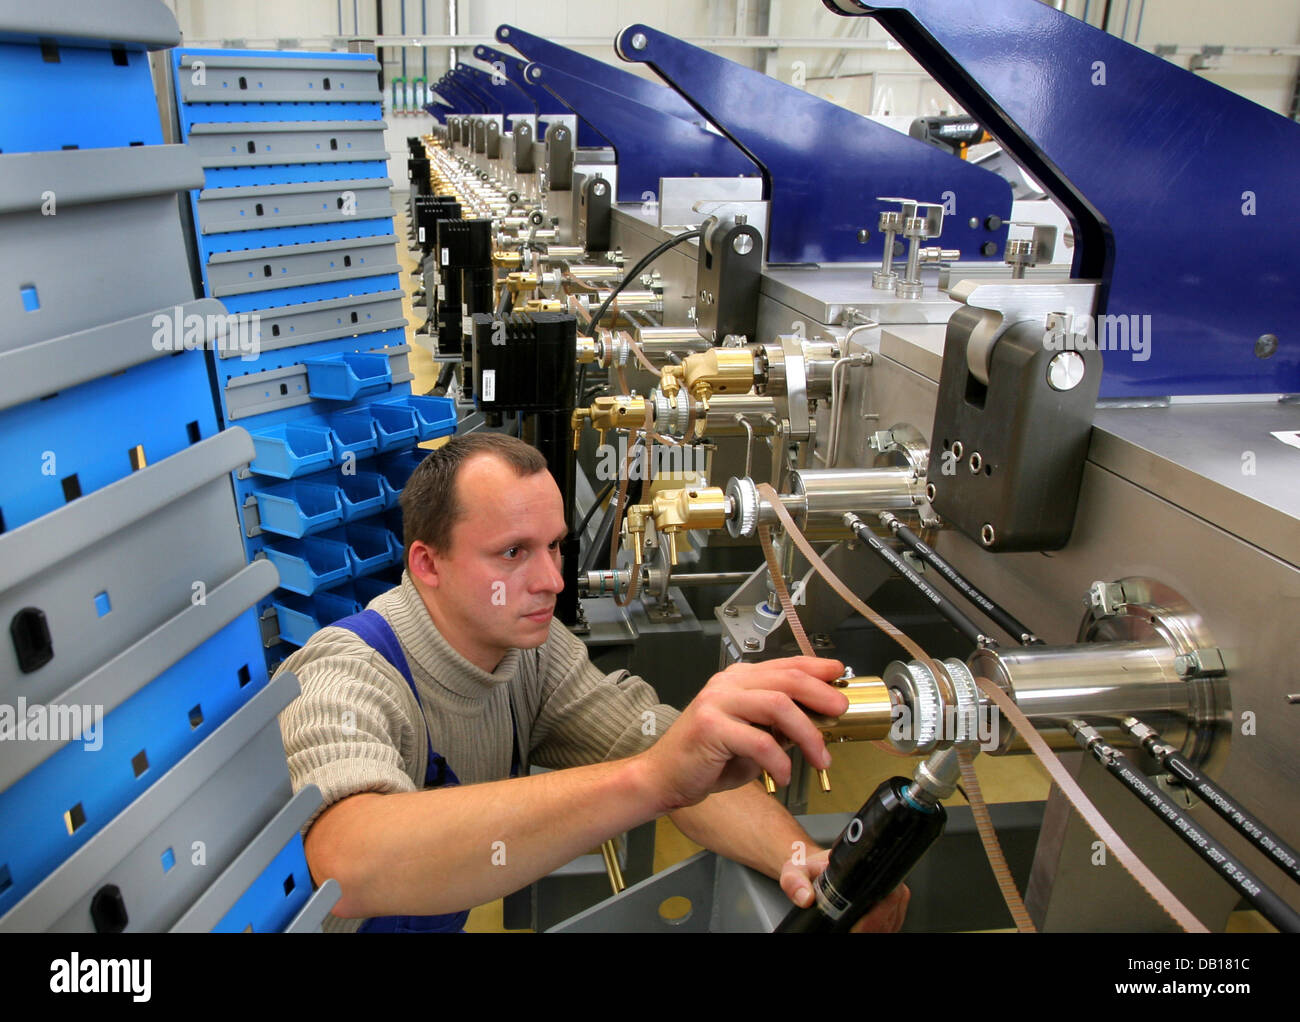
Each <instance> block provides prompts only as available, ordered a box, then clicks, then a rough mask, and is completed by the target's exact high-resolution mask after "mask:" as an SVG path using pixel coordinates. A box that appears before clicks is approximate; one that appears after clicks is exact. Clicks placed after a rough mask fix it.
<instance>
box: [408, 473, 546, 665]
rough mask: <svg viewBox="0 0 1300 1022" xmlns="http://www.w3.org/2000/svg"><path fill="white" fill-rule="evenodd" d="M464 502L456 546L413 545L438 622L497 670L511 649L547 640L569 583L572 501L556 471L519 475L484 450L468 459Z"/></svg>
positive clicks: (461, 487)
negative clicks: (565, 545)
mask: <svg viewBox="0 0 1300 1022" xmlns="http://www.w3.org/2000/svg"><path fill="white" fill-rule="evenodd" d="M456 503H457V506H458V508H459V509H460V511H461V517H460V518H458V519H457V521H456V524H455V525H454V526H453V527H452V532H451V541H450V543H449V545H448V549H447V550H445V551H443V550H439V551H434V550H430V549H429V548H428V547H425V546H424V544H413V551H412V558H411V567H412V574H413V576H414V577H416V578H417V579H418V580H419V581H421V582H423V583H424V584H425V585H426V586H427V587H428V588H429V589H430V590H431V596H432V598H433V601H434V603H435V605H436V606H435V607H431V610H432V611H433V612H434V618H435V623H436V624H438V626H439V627H440V629H441V630H442V631H443V633H444V635H445V637H446V638H447V640H448V641H449V642H450V643H451V644H452V645H453V646H454V647H455V648H456V649H457V650H458V651H459V652H460V653H461V654H462V655H463V656H465V657H466V658H467V659H469V660H470V661H471V662H474V663H477V664H479V666H484V665H485V664H487V665H489V666H485V667H484V669H485V670H492V669H493V668H495V666H496V664H497V663H498V662H499V661H500V659H501V657H502V656H503V655H504V654H505V652H506V650H508V649H511V648H518V649H532V648H534V647H536V646H540V645H541V644H542V643H544V642H545V641H546V638H547V635H548V633H549V630H550V623H551V618H552V617H553V616H554V612H555V597H556V595H557V594H558V593H559V592H560V590H562V589H563V588H564V576H563V575H562V574H561V572H560V543H561V541H562V540H563V539H564V537H565V534H566V532H567V527H566V526H565V522H564V502H563V500H562V499H561V497H560V490H559V487H557V486H556V485H555V480H554V479H552V478H551V474H550V473H549V472H537V473H535V474H533V475H530V476H519V475H516V474H515V471H514V469H513V468H511V467H510V466H509V465H508V464H506V463H505V462H504V461H502V460H501V459H499V458H497V457H495V456H493V455H490V454H480V455H476V456H474V457H472V458H470V459H469V460H468V461H466V462H465V464H464V465H462V466H461V469H460V472H459V473H458V475H457V477H456ZM415 547H419V548H423V549H414V548H415ZM426 564H427V565H428V567H429V568H431V569H432V570H431V571H429V570H426Z"/></svg>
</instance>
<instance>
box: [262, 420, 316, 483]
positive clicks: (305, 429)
mask: <svg viewBox="0 0 1300 1022" xmlns="http://www.w3.org/2000/svg"><path fill="white" fill-rule="evenodd" d="M250 434H251V436H252V438H253V451H254V454H253V461H252V463H251V464H250V465H249V468H250V469H252V471H254V472H256V473H257V474H258V475H264V476H273V477H274V478H276V479H293V478H294V477H296V476H303V475H307V474H309V473H311V472H319V471H320V470H321V469H323V468H328V467H329V466H330V465H332V464H333V463H334V442H333V440H332V439H331V437H330V430H329V428H328V427H325V426H318V425H312V424H310V423H298V422H281V423H277V424H276V425H274V426H264V427H262V428H261V429H255V430H251V431H250Z"/></svg>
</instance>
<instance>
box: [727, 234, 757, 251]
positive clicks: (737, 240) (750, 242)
mask: <svg viewBox="0 0 1300 1022" xmlns="http://www.w3.org/2000/svg"><path fill="white" fill-rule="evenodd" d="M731 247H732V249H733V250H734V251H735V253H736V255H748V254H749V253H750V252H751V251H752V250H753V248H754V239H753V238H751V237H750V236H749V235H748V234H737V235H736V236H735V237H734V238H732V239H731Z"/></svg>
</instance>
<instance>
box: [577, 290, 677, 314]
mask: <svg viewBox="0 0 1300 1022" xmlns="http://www.w3.org/2000/svg"><path fill="white" fill-rule="evenodd" d="M585 297H586V302H587V306H588V308H590V309H591V311H592V312H595V311H596V310H597V309H598V308H600V305H601V303H602V302H604V300H605V299H606V298H607V297H608V295H607V294H606V293H604V292H601V293H600V294H594V295H587V296H585ZM663 304H664V300H663V296H662V295H659V294H657V293H656V292H654V291H624V292H622V293H621V294H620V295H619V296H618V300H617V302H615V303H611V305H610V307H609V310H608V311H607V312H606V315H609V313H610V312H613V310H614V305H617V306H618V307H619V308H620V309H650V310H651V311H653V312H662V311H663Z"/></svg>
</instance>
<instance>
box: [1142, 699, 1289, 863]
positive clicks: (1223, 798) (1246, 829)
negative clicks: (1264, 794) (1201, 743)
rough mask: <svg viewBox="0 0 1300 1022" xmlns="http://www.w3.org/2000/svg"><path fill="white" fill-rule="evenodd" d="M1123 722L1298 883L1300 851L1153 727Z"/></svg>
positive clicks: (1154, 753) (1186, 782)
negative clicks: (1165, 739) (1202, 771)
mask: <svg viewBox="0 0 1300 1022" xmlns="http://www.w3.org/2000/svg"><path fill="white" fill-rule="evenodd" d="M1126 726H1127V727H1128V730H1129V732H1130V733H1131V734H1133V735H1134V736H1135V737H1137V738H1138V739H1139V740H1140V741H1141V742H1142V747H1143V748H1144V749H1146V750H1147V752H1149V753H1150V754H1151V755H1152V756H1153V757H1154V758H1155V760H1156V762H1158V763H1159V764H1160V765H1161V766H1162V767H1165V768H1166V769H1167V770H1168V771H1169V772H1170V773H1171V774H1173V775H1174V776H1175V777H1177V778H1178V779H1179V780H1180V781H1182V782H1183V786H1184V787H1186V788H1187V789H1188V790H1190V791H1193V792H1195V793H1196V794H1197V795H1198V796H1200V798H1201V799H1202V800H1203V801H1205V802H1206V803H1207V804H1208V805H1209V807H1210V808H1211V809H1213V810H1214V811H1215V812H1216V813H1218V814H1219V815H1220V816H1222V817H1223V818H1224V819H1225V820H1227V821H1228V823H1230V824H1231V825H1232V827H1233V829H1235V830H1236V831H1237V832H1238V833H1239V834H1242V835H1243V836H1244V837H1246V838H1247V839H1248V840H1249V841H1250V842H1251V843H1252V844H1253V845H1254V846H1255V847H1256V848H1258V849H1259V850H1260V851H1261V852H1263V853H1264V855H1265V856H1266V857H1267V858H1268V859H1269V861H1270V862H1272V863H1273V865H1275V866H1277V868H1278V869H1280V870H1282V872H1283V873H1285V874H1286V875H1287V876H1288V877H1290V878H1291V879H1292V880H1294V881H1295V882H1296V883H1300V853H1297V852H1296V850H1295V849H1294V848H1292V847H1291V846H1290V845H1289V844H1287V843H1286V842H1285V841H1283V840H1282V839H1281V838H1280V837H1278V836H1277V834H1276V833H1274V832H1273V831H1272V830H1270V829H1269V828H1268V827H1266V826H1265V825H1264V824H1263V823H1261V822H1260V821H1259V820H1258V819H1257V818H1256V817H1255V816H1253V815H1251V814H1250V813H1249V812H1247V811H1246V810H1245V809H1243V808H1242V806H1241V802H1240V801H1238V800H1237V799H1235V798H1233V797H1232V796H1231V795H1229V794H1228V793H1227V792H1226V791H1224V790H1223V789H1222V788H1220V787H1219V786H1218V785H1217V784H1215V783H1214V782H1213V781H1211V780H1210V779H1209V778H1208V777H1206V776H1205V775H1204V774H1203V773H1201V772H1200V771H1199V770H1197V769H1196V767H1194V766H1192V764H1191V763H1189V762H1188V761H1187V760H1186V759H1185V758H1184V757H1183V756H1182V755H1180V754H1179V752H1178V751H1177V750H1176V749H1174V748H1173V746H1171V745H1169V744H1168V743H1166V742H1165V741H1164V739H1162V738H1161V737H1160V735H1159V734H1157V733H1156V731H1155V730H1154V729H1152V728H1150V727H1149V726H1147V725H1145V724H1143V723H1142V722H1141V721H1137V720H1134V721H1133V722H1132V724H1126Z"/></svg>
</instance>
